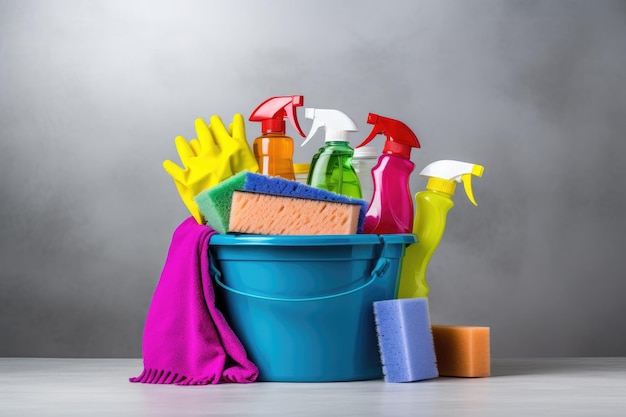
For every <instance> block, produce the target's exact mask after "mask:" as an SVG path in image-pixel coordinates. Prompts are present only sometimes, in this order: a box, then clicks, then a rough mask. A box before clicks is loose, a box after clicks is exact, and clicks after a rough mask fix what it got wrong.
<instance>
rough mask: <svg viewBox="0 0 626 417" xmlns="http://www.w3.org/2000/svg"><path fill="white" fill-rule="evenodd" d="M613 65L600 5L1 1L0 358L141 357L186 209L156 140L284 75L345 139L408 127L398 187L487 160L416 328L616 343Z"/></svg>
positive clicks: (620, 175) (625, 144) (617, 78)
mask: <svg viewBox="0 0 626 417" xmlns="http://www.w3.org/2000/svg"><path fill="white" fill-rule="evenodd" d="M625 68H626V3H625V2H621V1H605V0H600V1H565V0H560V1H544V2H539V1H519V0H515V1H508V2H504V1H488V0H475V1H462V0H455V1H451V0H446V1H414V0H405V1H335V0H332V1H326V0H323V1H315V2H293V1H279V0H274V1H258V2H242V1H188V0H183V1H176V2H173V1H172V2H165V1H134V2H127V1H97V2H80V1H56V2H47V1H33V0H28V1H5V0H2V1H0V146H1V148H0V162H1V163H0V262H1V264H0V265H1V268H0V335H1V336H0V356H76V357H108V356H112V357H139V356H140V355H141V333H142V329H143V324H144V318H145V313H146V310H147V308H148V305H149V303H150V299H151V296H152V292H153V290H154V287H155V285H156V283H157V282H158V279H159V274H160V271H161V268H162V266H163V262H164V259H165V254H166V251H167V248H168V246H169V242H170V237H171V234H172V232H173V230H174V229H175V227H176V226H177V225H178V224H179V223H180V222H181V221H182V220H183V219H184V218H185V217H186V216H187V213H186V210H185V208H184V206H183V204H182V203H181V202H180V200H179V199H178V195H177V193H176V190H175V188H174V185H173V183H172V181H171V179H170V178H169V177H168V176H167V174H166V173H165V172H164V171H163V170H162V168H161V163H162V161H163V160H164V159H170V158H176V157H177V155H176V150H175V148H174V137H175V136H176V135H183V136H186V137H187V138H191V137H194V130H193V121H194V119H195V118H196V117H198V116H202V117H206V118H207V119H208V117H209V116H210V115H211V114H219V115H221V116H222V118H224V119H227V120H230V119H231V118H232V115H233V114H234V113H235V112H241V113H243V114H244V115H246V116H247V115H249V113H250V112H251V111H252V110H253V109H254V107H255V106H256V105H257V104H258V103H260V102H261V101H263V100H264V99H266V98H267V97H270V96H273V95H291V94H303V95H304V96H305V105H307V106H311V107H320V108H337V109H341V110H343V111H345V112H346V113H348V114H349V115H351V116H352V117H353V118H354V119H355V120H356V121H357V123H358V124H359V127H360V128H361V132H360V133H358V134H356V135H354V136H353V139H352V143H353V145H356V144H358V143H359V142H360V141H361V140H362V139H363V138H364V137H365V135H366V134H367V133H368V132H369V129H368V128H369V127H370V126H369V125H367V124H366V123H365V119H366V117H367V113H368V112H374V113H379V114H382V115H386V116H389V117H393V118H396V119H399V120H402V121H404V122H405V123H407V124H408V125H409V126H411V127H412V128H413V130H414V131H415V132H416V134H417V135H418V137H419V138H420V140H421V143H422V149H421V150H417V151H414V152H413V156H412V158H413V161H414V162H415V164H416V172H415V173H414V175H413V178H412V183H411V187H412V190H413V192H417V191H419V190H420V189H423V187H424V185H425V181H424V180H423V179H422V178H420V177H419V176H418V175H417V172H419V170H421V168H423V167H424V166H425V165H426V164H428V163H429V162H432V161H435V160H438V159H459V160H464V161H470V162H475V163H479V164H482V165H484V166H485V175H484V177H483V178H482V179H477V180H475V181H474V191H475V196H476V198H477V200H478V203H479V206H478V207H473V206H472V205H471V204H470V203H469V202H468V201H467V200H466V198H465V197H464V195H463V193H462V191H459V192H458V193H457V196H456V199H455V201H456V206H455V208H454V209H453V210H452V211H451V212H450V215H449V218H448V228H447V230H446V234H445V236H444V239H443V241H442V243H441V245H440V247H439V249H438V251H437V253H436V254H435V256H434V257H433V260H432V263H431V266H430V269H429V271H428V277H429V281H430V283H431V298H430V302H431V318H432V321H433V322H434V323H438V324H468V325H486V326H491V329H492V354H493V356H494V357H510V356H605V355H609V356H610V355H613V356H623V355H626V331H625V326H624V322H623V317H625V316H626V307H625V304H624V302H623V298H624V292H625V290H626V283H625V274H624V253H623V239H624V236H626V227H625V225H626V222H625V220H624V212H625V206H626V195H625V192H624V190H625V188H626V187H625V186H624V166H625V164H624V154H625V152H626V140H625V132H626V88H625V86H626V76H625V74H626V70H625ZM299 114H300V120H301V123H302V125H303V128H304V129H305V131H308V128H309V127H310V121H309V120H306V119H305V118H304V117H303V116H304V114H303V110H300V113H299ZM247 129H248V139H249V141H251V140H252V139H253V138H254V137H255V134H256V133H258V131H259V127H258V126H257V125H255V124H254V125H253V124H252V123H250V122H248V124H247ZM290 129H291V128H290ZM288 132H289V133H292V134H294V131H293V129H291V130H288ZM317 144H318V145H319V144H320V142H318V143H317ZM375 144H376V146H377V147H378V148H379V149H381V148H382V137H379V138H378V139H377V141H376V143H375ZM315 149H316V146H310V147H308V148H305V149H300V148H298V149H297V150H296V154H295V159H296V161H297V162H304V161H308V160H309V159H310V157H311V156H312V154H313V153H314V151H315Z"/></svg>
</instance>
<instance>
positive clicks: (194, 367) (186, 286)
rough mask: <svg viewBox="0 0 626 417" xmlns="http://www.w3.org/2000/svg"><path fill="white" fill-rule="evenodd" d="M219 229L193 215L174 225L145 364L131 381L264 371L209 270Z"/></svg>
mask: <svg viewBox="0 0 626 417" xmlns="http://www.w3.org/2000/svg"><path fill="white" fill-rule="evenodd" d="M215 235H216V233H215V231H214V230H213V229H211V228H210V227H206V226H204V225H199V224H197V222H196V221H195V220H194V219H193V218H192V217H188V218H187V219H186V220H184V221H183V222H182V223H181V224H180V225H179V226H178V227H177V228H176V230H175V231H174V234H173V235H172V241H171V244H170V247H169V250H168V252H167V258H166V260H165V265H164V266H163V270H162V272H161V277H160V279H159V283H158V285H157V287H156V289H155V291H154V295H153V296H152V301H151V302H150V308H149V309H148V314H147V317H146V321H145V325H144V329H143V339H142V349H141V350H142V356H143V367H144V369H143V372H142V373H141V375H139V376H137V377H134V378H130V382H143V383H148V384H176V385H206V384H217V383H220V382H239V383H248V382H253V381H255V380H256V378H257V376H258V375H259V370H258V368H257V366H256V365H255V364H254V363H253V362H252V361H250V359H249V358H248V355H247V352H246V350H245V348H244V347H243V345H242V344H241V341H240V339H239V338H238V335H237V334H236V333H235V332H234V331H233V329H232V328H231V327H230V324H229V323H228V322H227V321H226V319H225V317H224V315H223V313H222V311H221V310H220V308H221V307H220V308H218V307H217V304H216V300H217V298H216V296H215V292H214V291H213V288H214V287H213V280H212V279H211V278H212V277H211V275H210V272H209V271H210V259H209V248H210V245H209V241H210V240H211V239H212V237H214V236H215Z"/></svg>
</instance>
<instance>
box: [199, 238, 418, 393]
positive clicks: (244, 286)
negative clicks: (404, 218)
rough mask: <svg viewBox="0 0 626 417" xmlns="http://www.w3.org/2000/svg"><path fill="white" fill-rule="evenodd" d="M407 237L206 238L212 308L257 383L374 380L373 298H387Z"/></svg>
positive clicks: (378, 369)
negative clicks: (247, 360) (238, 345)
mask: <svg viewBox="0 0 626 417" xmlns="http://www.w3.org/2000/svg"><path fill="white" fill-rule="evenodd" d="M413 242H415V237H414V236H413V235H412V234H398V235H367V234H360V235H323V236H258V235H216V236H213V237H212V238H211V242H210V252H211V257H212V260H213V261H212V262H211V264H212V276H213V279H214V282H215V285H214V287H215V292H216V294H217V297H218V300H219V303H220V304H219V307H220V309H221V310H222V311H223V312H224V315H225V316H226V318H227V320H228V322H229V324H230V325H231V327H232V328H233V330H234V331H235V333H236V334H237V336H238V337H239V338H240V339H241V342H242V343H243V345H244V346H245V348H246V350H247V352H248V355H249V356H250V359H251V360H252V361H253V362H254V363H255V364H256V365H257V366H258V367H259V380H262V381H283V382H330V381H354V380H366V379H376V378H380V377H382V366H381V363H380V356H379V353H378V344H377V339H376V328H375V323H374V313H373V308H372V303H373V302H374V301H380V300H386V299H392V298H395V297H396V295H397V291H398V278H399V274H400V260H401V259H402V256H403V255H404V249H405V246H406V245H408V244H410V243H413Z"/></svg>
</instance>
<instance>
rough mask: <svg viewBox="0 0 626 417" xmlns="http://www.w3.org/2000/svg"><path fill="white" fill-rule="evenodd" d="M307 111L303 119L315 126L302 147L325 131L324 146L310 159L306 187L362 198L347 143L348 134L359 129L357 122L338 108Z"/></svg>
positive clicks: (350, 149) (352, 152) (351, 151)
mask: <svg viewBox="0 0 626 417" xmlns="http://www.w3.org/2000/svg"><path fill="white" fill-rule="evenodd" d="M304 112H305V113H304V117H306V118H307V119H312V120H313V124H312V126H311V131H310V132H309V134H308V135H307V137H306V139H305V141H304V142H302V146H304V145H306V144H307V143H308V142H309V141H310V140H311V138H312V137H313V136H314V135H315V133H316V132H317V130H318V129H319V128H321V127H323V128H324V129H325V130H326V137H325V143H324V146H323V147H321V148H320V149H319V150H318V151H317V153H316V154H315V155H313V159H312V160H311V168H310V170H309V177H308V178H307V184H308V185H310V186H311V187H316V188H321V189H324V190H328V191H333V192H335V193H337V194H343V195H345V196H348V197H352V198H361V195H362V194H361V184H360V181H359V177H358V175H357V173H356V171H355V170H354V167H353V166H352V156H353V155H354V149H353V148H352V147H350V143H349V141H348V133H349V132H358V130H359V129H358V128H357V126H356V123H354V120H352V119H351V118H350V117H348V115H346V114H345V113H343V112H341V111H339V110H335V109H314V108H306V109H305V110H304Z"/></svg>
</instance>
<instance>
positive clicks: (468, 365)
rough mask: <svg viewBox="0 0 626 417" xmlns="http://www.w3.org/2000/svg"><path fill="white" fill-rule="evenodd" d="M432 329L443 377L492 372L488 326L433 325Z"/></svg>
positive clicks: (481, 375) (469, 375) (475, 375)
mask: <svg viewBox="0 0 626 417" xmlns="http://www.w3.org/2000/svg"><path fill="white" fill-rule="evenodd" d="M431 330H432V332H433V341H434V342H435V355H436V356H437V368H438V369H439V375H440V376H453V377H465V378H479V377H485V376H489V375H491V349H490V341H489V339H490V337H489V333H490V329H489V327H484V326H449V325H447V326H444V325H432V326H431Z"/></svg>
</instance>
